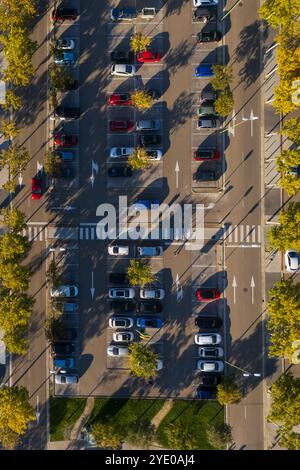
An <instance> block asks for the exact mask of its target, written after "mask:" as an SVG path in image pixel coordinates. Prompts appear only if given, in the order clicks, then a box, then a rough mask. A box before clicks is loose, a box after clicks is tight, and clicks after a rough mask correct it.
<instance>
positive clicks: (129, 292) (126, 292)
mask: <svg viewBox="0 0 300 470" xmlns="http://www.w3.org/2000/svg"><path fill="white" fill-rule="evenodd" d="M108 297H109V298H110V299H134V297H135V290H134V289H132V288H131V287H128V288H127V287H126V288H124V289H122V288H120V287H113V288H111V289H109V290H108Z"/></svg>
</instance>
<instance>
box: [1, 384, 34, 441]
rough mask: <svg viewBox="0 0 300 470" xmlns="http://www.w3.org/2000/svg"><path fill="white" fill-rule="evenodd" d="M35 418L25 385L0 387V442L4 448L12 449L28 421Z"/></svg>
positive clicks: (23, 432) (25, 428) (24, 430)
mask: <svg viewBox="0 0 300 470" xmlns="http://www.w3.org/2000/svg"><path fill="white" fill-rule="evenodd" d="M34 419H35V412H34V409H33V407H32V406H31V405H30V403H29V393H28V391H27V390H26V388H25V387H22V386H19V387H16V386H14V387H8V386H6V385H4V386H2V388H0V442H1V444H2V446H3V447H4V448H6V449H14V448H15V447H16V445H17V443H18V440H19V438H20V437H21V436H22V435H24V434H25V432H26V430H27V426H28V423H29V422H30V421H33V420H34Z"/></svg>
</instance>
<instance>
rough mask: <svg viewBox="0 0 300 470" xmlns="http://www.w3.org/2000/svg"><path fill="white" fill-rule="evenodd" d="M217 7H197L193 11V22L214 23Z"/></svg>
mask: <svg viewBox="0 0 300 470" xmlns="http://www.w3.org/2000/svg"><path fill="white" fill-rule="evenodd" d="M216 18H217V7H216V6H215V5H212V6H208V7H198V8H197V9H196V10H194V11H193V20H194V21H199V22H200V23H208V22H209V21H216Z"/></svg>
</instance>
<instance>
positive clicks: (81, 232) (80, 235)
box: [79, 227, 83, 240]
mask: <svg viewBox="0 0 300 470" xmlns="http://www.w3.org/2000/svg"><path fill="white" fill-rule="evenodd" d="M79 239H80V240H83V228H82V227H80V230H79Z"/></svg>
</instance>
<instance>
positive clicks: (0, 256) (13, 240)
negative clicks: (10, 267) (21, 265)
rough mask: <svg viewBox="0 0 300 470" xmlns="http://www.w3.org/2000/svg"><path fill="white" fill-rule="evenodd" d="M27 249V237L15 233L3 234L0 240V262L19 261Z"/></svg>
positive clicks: (28, 244)
mask: <svg viewBox="0 0 300 470" xmlns="http://www.w3.org/2000/svg"><path fill="white" fill-rule="evenodd" d="M29 247H30V243H29V241H28V238H27V237H24V236H23V235H20V234H19V233H15V232H11V233H5V234H4V235H3V236H2V237H1V238H0V260H1V261H21V259H22V258H24V256H25V254H26V252H27V250H28V249H29Z"/></svg>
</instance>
